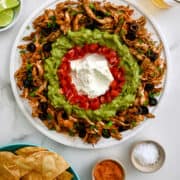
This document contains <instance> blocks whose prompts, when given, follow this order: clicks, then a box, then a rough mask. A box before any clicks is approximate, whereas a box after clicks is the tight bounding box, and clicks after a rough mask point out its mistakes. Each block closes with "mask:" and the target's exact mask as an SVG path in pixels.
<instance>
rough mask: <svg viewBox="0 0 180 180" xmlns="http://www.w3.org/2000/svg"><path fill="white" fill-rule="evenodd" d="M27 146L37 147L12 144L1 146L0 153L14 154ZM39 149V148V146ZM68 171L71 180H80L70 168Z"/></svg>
mask: <svg viewBox="0 0 180 180" xmlns="http://www.w3.org/2000/svg"><path fill="white" fill-rule="evenodd" d="M28 146H38V145H32V144H12V145H7V146H2V147H0V151H10V152H13V153H14V152H15V151H16V150H18V149H20V148H23V147H28ZM39 147H41V146H39ZM68 171H69V172H70V173H71V174H73V176H74V178H73V179H72V180H80V177H79V176H78V174H77V173H76V171H75V170H74V169H73V168H72V167H70V168H69V169H68Z"/></svg>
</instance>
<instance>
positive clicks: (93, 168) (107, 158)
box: [91, 156, 126, 180]
mask: <svg viewBox="0 0 180 180" xmlns="http://www.w3.org/2000/svg"><path fill="white" fill-rule="evenodd" d="M107 160H110V161H113V162H115V163H117V164H118V165H119V166H120V167H121V169H122V172H123V175H124V177H123V180H126V170H125V166H124V164H123V163H122V162H121V161H120V160H119V159H117V158H116V157H109V156H107V157H104V158H100V159H99V160H98V161H96V162H95V163H94V165H93V167H92V171H91V177H92V180H95V178H94V170H95V168H96V166H97V165H98V164H99V163H101V162H103V161H107Z"/></svg>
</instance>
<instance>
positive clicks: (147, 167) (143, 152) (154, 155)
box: [131, 140, 165, 173]
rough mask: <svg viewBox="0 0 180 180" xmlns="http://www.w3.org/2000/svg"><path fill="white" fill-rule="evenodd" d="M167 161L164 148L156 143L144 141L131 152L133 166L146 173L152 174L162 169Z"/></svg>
mask: <svg viewBox="0 0 180 180" xmlns="http://www.w3.org/2000/svg"><path fill="white" fill-rule="evenodd" d="M164 161H165V151H164V149H163V147H162V146H161V145H160V144H159V143H157V142H155V141H150V140H149V141H142V142H138V143H136V144H135V145H134V146H133V148H132V151H131V162H132V164H133V166H134V167H135V168H136V169H137V170H139V171H141V172H144V173H152V172H155V171H157V170H158V169H160V168H161V167H162V165H163V164H164Z"/></svg>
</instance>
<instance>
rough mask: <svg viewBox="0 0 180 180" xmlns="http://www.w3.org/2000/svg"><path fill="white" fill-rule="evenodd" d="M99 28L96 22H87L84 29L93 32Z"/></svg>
mask: <svg viewBox="0 0 180 180" xmlns="http://www.w3.org/2000/svg"><path fill="white" fill-rule="evenodd" d="M99 26H100V24H99V23H98V22H96V21H90V20H89V22H87V25H86V28H88V29H91V30H94V29H96V28H98V27H99Z"/></svg>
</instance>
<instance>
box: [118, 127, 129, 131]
mask: <svg viewBox="0 0 180 180" xmlns="http://www.w3.org/2000/svg"><path fill="white" fill-rule="evenodd" d="M125 130H127V127H125V126H119V127H118V131H119V132H122V131H125Z"/></svg>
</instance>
